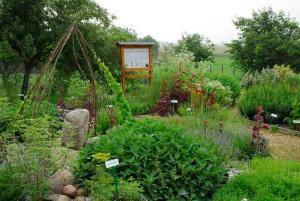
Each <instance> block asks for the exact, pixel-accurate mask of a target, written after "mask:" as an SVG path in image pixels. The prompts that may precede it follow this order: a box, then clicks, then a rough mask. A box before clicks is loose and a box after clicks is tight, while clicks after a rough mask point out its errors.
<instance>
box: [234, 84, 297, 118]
mask: <svg viewBox="0 0 300 201" xmlns="http://www.w3.org/2000/svg"><path fill="white" fill-rule="evenodd" d="M299 93H300V89H299V88H294V87H291V86H289V85H288V84H285V83H278V84H276V85H269V84H267V85H254V86H253V87H251V88H249V89H247V90H245V91H244V92H243V93H242V95H241V97H240V98H239V100H238V101H237V106H238V108H239V110H240V112H241V114H242V115H245V116H247V117H249V118H253V116H254V115H255V114H256V107H257V106H259V105H261V106H263V108H264V109H265V112H266V113H275V114H277V115H278V120H279V121H282V120H283V119H284V118H285V117H287V116H289V114H290V111H291V104H292V100H293V99H294V98H295V97H296V96H299Z"/></svg>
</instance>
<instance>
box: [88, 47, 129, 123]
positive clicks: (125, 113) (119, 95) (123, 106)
mask: <svg viewBox="0 0 300 201" xmlns="http://www.w3.org/2000/svg"><path fill="white" fill-rule="evenodd" d="M93 57H94V61H95V62H96V64H97V65H98V68H99V69H100V71H101V72H102V73H103V75H104V79H105V80H106V83H107V85H108V87H109V89H110V90H111V91H112V92H113V94H114V95H115V97H116V106H117V107H118V109H119V111H120V114H121V115H120V116H121V117H122V120H123V121H124V122H125V121H133V117H132V113H131V110H130V107H129V105H128V102H127V100H126V98H125V96H124V94H123V91H122V88H121V86H120V85H119V84H118V83H117V81H116V80H115V79H114V77H113V76H112V74H111V72H110V71H109V69H108V68H107V67H106V66H105V65H104V64H103V63H102V62H101V61H100V59H99V58H98V57H97V56H96V54H95V52H94V55H93Z"/></svg>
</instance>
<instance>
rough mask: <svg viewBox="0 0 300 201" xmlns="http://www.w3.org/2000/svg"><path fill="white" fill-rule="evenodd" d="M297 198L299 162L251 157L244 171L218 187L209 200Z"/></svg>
mask: <svg viewBox="0 0 300 201" xmlns="http://www.w3.org/2000/svg"><path fill="white" fill-rule="evenodd" d="M243 199H247V200H249V201H250V200H251V201H299V200H300V163H299V162H295V161H287V160H276V159H272V158H255V159H254V160H252V161H251V163H250V168H249V170H248V171H246V172H244V173H241V174H240V175H238V176H236V177H235V178H234V179H233V180H231V181H229V182H228V183H227V185H226V186H225V187H224V188H222V189H220V190H219V191H218V192H217V193H216V194H215V196H214V199H213V201H241V200H243Z"/></svg>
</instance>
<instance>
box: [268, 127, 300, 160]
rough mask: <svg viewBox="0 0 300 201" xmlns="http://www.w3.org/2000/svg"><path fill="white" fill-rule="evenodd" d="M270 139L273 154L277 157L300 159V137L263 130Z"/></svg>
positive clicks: (269, 144)
mask: <svg viewBox="0 0 300 201" xmlns="http://www.w3.org/2000/svg"><path fill="white" fill-rule="evenodd" d="M263 136H264V137H266V138H267V140H268V146H269V148H270V151H271V154H272V155H273V156H274V157H275V158H280V159H287V160H296V161H300V137H299V136H293V135H287V134H282V133H271V132H270V131H268V130H265V131H263Z"/></svg>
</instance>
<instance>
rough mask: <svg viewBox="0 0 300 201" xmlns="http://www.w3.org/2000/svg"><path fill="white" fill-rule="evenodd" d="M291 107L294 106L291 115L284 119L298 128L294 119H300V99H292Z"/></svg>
mask: <svg viewBox="0 0 300 201" xmlns="http://www.w3.org/2000/svg"><path fill="white" fill-rule="evenodd" d="M291 107H292V110H291V112H290V115H289V116H288V117H286V118H285V119H284V121H286V122H288V124H289V125H290V126H292V127H294V128H296V127H297V125H295V124H294V123H293V120H298V119H300V101H298V100H296V99H294V100H293V101H292V105H291Z"/></svg>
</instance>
